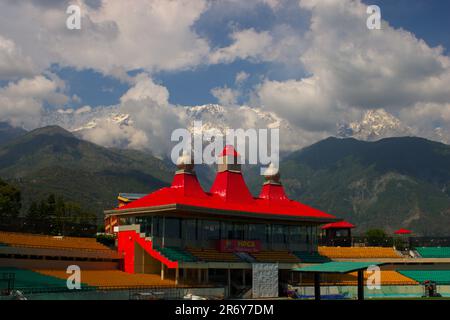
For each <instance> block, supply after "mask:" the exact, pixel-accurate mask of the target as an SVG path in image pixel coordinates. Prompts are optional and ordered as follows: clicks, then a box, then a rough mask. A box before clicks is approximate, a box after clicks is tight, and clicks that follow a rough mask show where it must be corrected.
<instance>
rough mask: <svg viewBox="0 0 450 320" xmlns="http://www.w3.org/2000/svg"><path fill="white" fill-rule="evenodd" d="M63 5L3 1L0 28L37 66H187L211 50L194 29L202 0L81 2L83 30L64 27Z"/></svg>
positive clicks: (114, 71)
mask: <svg viewBox="0 0 450 320" xmlns="http://www.w3.org/2000/svg"><path fill="white" fill-rule="evenodd" d="M61 3H63V4H62V5H61ZM67 3H68V2H67V1H66V2H59V4H57V3H56V2H55V3H54V2H53V1H51V2H49V4H48V5H42V3H40V2H39V1H20V2H17V1H2V2H1V3H0V12H2V19H1V20H0V30H2V32H3V31H4V32H5V35H6V36H8V37H11V38H13V39H15V40H16V41H17V43H18V44H19V45H20V47H22V48H24V50H26V52H29V53H30V54H32V58H33V60H35V61H37V62H38V63H39V65H40V66H43V67H44V66H48V65H50V64H51V63H56V62H57V63H60V64H61V65H64V66H74V67H77V68H93V69H95V70H100V71H102V72H104V73H108V74H109V73H111V74H117V71H118V68H119V69H120V68H124V69H125V70H133V69H146V70H148V71H152V70H175V69H181V68H189V67H191V66H195V65H197V64H198V63H199V62H200V61H202V59H203V58H204V57H205V56H206V55H207V54H208V52H209V46H208V43H207V41H206V40H205V39H202V38H201V37H199V36H198V35H197V34H196V33H195V32H194V31H193V29H192V26H193V24H194V22H195V21H196V20H197V19H198V18H199V16H200V15H201V14H202V12H203V11H204V10H205V9H206V7H207V3H206V1H205V0H180V1H166V0H150V1H149V0H134V1H131V2H130V1H121V0H114V1H104V0H103V1H101V5H98V6H93V5H87V4H86V3H85V1H82V0H80V1H77V4H79V5H80V6H81V13H82V20H81V21H82V24H81V30H68V29H67V28H66V27H65V21H66V19H67V17H68V16H67V14H66V12H65V8H66V7H67V6H64V4H67ZM18 16H20V17H21V19H20V21H17V19H16V17H18Z"/></svg>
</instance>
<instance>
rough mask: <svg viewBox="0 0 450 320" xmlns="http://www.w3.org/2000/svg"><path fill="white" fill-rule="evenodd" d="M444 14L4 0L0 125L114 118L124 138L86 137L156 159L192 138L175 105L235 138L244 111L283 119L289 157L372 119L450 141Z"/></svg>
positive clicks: (105, 127) (326, 0)
mask: <svg viewBox="0 0 450 320" xmlns="http://www.w3.org/2000/svg"><path fill="white" fill-rule="evenodd" d="M71 4H75V5H77V6H79V8H80V10H81V29H80V30H69V29H68V28H67V26H66V20H67V18H68V17H69V15H70V14H67V13H66V9H67V8H68V6H69V5H71ZM369 5H378V6H379V8H380V9H381V19H382V22H381V29H380V30H370V29H368V28H367V25H366V21H367V19H368V17H369V14H367V12H366V10H367V6H369ZM449 13H450V2H449V1H441V0H415V1H407V0H364V1H362V0H320V1H319V0H295V1H294V0H250V1H240V0H145V1H144V0H133V1H122V0H109V1H108V0H74V1H65V0H40V1H38V0H34V1H32V0H22V1H14V0H0V18H1V19H0V121H6V122H8V123H10V124H11V125H13V126H20V127H24V128H26V129H33V128H36V127H38V126H39V125H41V124H42V121H41V120H42V117H43V115H47V116H48V114H49V113H52V112H54V113H57V112H58V110H59V111H60V112H61V110H64V111H66V112H67V113H72V114H76V115H81V114H86V113H89V112H91V111H92V110H100V109H102V108H103V109H105V108H106V109H105V110H107V108H109V107H112V106H114V107H115V108H116V109H115V110H119V111H120V112H123V113H127V114H130V116H131V117H132V118H133V128H129V127H128V128H122V127H114V124H111V123H108V122H107V121H105V122H103V123H98V125H97V127H96V128H95V130H91V131H90V132H89V133H85V135H86V136H85V138H86V139H89V140H91V141H94V142H96V143H99V144H103V145H106V146H115V144H116V143H117V142H118V141H119V142H120V144H121V145H123V144H124V141H125V145H126V146H127V147H133V148H150V149H151V150H153V151H155V152H157V151H158V150H157V149H164V148H163V145H164V146H165V145H167V140H168V139H169V137H170V132H171V131H172V130H174V129H175V128H178V127H183V126H186V125H187V124H186V119H185V115H184V114H183V112H180V107H181V106H187V107H189V106H196V105H204V104H209V103H217V104H220V105H221V106H224V107H225V108H227V110H230V113H234V115H233V117H230V120H229V121H230V122H232V123H230V126H247V127H248V126H250V125H249V124H251V123H254V121H253V118H252V117H254V114H253V113H252V112H251V111H249V110H259V109H261V110H264V111H265V112H269V113H271V114H273V115H275V116H276V117H279V118H280V119H283V120H285V121H286V122H287V123H289V126H290V127H291V128H293V130H294V131H295V133H296V135H297V136H298V137H301V138H299V139H297V140H299V144H298V145H295V144H292V143H287V144H286V145H289V146H290V147H289V148H298V147H302V146H304V145H307V144H310V143H312V142H315V141H317V140H319V139H321V138H324V137H327V136H329V135H333V134H334V133H335V131H336V125H337V124H338V123H342V122H352V121H357V120H358V119H360V118H361V116H362V114H364V113H365V112H367V111H368V110H377V109H383V110H385V111H386V112H387V113H389V114H392V115H393V116H395V117H396V118H398V119H399V120H400V121H401V122H402V123H404V125H405V126H407V127H408V128H411V132H413V133H414V134H415V135H419V136H424V137H429V138H434V137H436V132H437V131H436V130H437V129H439V133H440V134H443V135H447V137H450V129H449V127H450V90H449V89H448V88H449V87H450V58H449V54H450V52H449V50H450V37H448V31H449V30H450V19H449V15H450V14H449ZM242 107H245V108H247V109H242ZM238 108H241V109H239V110H244V111H245V112H244V111H242V112H237V113H236V112H234V110H238ZM248 108H249V109H248ZM449 141H450V140H449ZM164 152H165V151H164Z"/></svg>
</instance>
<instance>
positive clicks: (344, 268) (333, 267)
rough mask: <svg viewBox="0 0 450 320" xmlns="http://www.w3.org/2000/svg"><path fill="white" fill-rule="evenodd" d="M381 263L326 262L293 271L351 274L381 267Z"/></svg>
mask: <svg viewBox="0 0 450 320" xmlns="http://www.w3.org/2000/svg"><path fill="white" fill-rule="evenodd" d="M382 264H383V263H379V262H337V261H332V262H326V263H321V264H315V265H311V266H307V267H302V268H295V269H292V270H293V271H299V272H317V273H349V272H353V271H358V270H363V269H367V268H368V267H369V266H379V265H382Z"/></svg>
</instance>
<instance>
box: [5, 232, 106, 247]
mask: <svg viewBox="0 0 450 320" xmlns="http://www.w3.org/2000/svg"><path fill="white" fill-rule="evenodd" d="M0 243H3V244H7V245H9V246H22V247H32V248H53V249H55V248H58V249H85V250H110V249H109V248H108V247H106V246H104V245H102V244H101V243H99V242H97V241H96V239H95V238H75V237H52V236H44V235H35V234H26V233H15V232H0Z"/></svg>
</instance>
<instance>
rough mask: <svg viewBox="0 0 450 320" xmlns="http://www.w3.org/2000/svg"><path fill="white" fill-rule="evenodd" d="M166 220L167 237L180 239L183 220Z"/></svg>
mask: <svg viewBox="0 0 450 320" xmlns="http://www.w3.org/2000/svg"><path fill="white" fill-rule="evenodd" d="M165 220H166V221H165V229H166V231H165V237H168V238H175V239H180V238H181V220H180V219H177V218H166V219H165Z"/></svg>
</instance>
